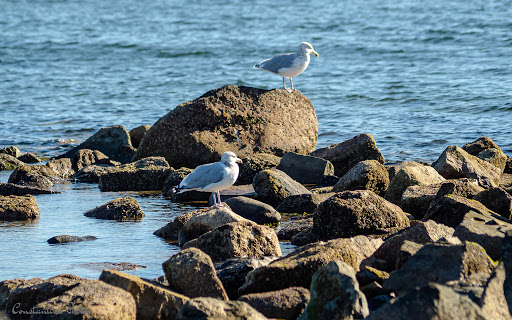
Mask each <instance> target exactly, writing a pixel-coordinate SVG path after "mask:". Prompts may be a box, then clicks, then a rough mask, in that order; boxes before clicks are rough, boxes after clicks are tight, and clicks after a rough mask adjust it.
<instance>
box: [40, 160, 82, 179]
mask: <svg viewBox="0 0 512 320" xmlns="http://www.w3.org/2000/svg"><path fill="white" fill-rule="evenodd" d="M46 166H47V167H48V168H50V169H52V170H53V171H54V172H55V173H56V176H57V177H58V178H61V179H63V180H67V179H69V178H70V177H71V176H72V175H74V174H75V170H73V163H72V162H71V159H69V158H62V159H52V160H50V161H48V162H47V163H46Z"/></svg>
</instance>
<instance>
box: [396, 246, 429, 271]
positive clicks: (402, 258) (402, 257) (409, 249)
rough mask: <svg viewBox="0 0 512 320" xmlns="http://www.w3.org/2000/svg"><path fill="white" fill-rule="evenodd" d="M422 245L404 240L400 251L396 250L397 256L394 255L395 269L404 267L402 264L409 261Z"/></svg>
mask: <svg viewBox="0 0 512 320" xmlns="http://www.w3.org/2000/svg"><path fill="white" fill-rule="evenodd" d="M423 246H424V245H423V244H419V243H416V242H412V241H408V240H405V241H404V242H403V243H402V245H401V246H400V249H399V250H398V254H397V255H396V266H395V269H396V270H398V269H400V268H402V267H403V266H404V264H405V263H406V262H407V260H409V259H410V258H411V257H412V256H413V255H415V254H416V252H418V251H419V250H420V249H421V248H422V247H423Z"/></svg>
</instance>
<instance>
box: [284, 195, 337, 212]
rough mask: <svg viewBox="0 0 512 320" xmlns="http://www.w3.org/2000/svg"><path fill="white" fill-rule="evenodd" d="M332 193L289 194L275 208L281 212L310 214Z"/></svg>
mask: <svg viewBox="0 0 512 320" xmlns="http://www.w3.org/2000/svg"><path fill="white" fill-rule="evenodd" d="M333 195H334V193H333V192H330V193H311V194H298V195H295V196H289V197H287V198H286V199H284V200H283V202H281V203H280V204H279V205H278V206H277V207H276V210H277V211H279V212H282V213H297V214H304V213H308V214H310V213H313V212H314V211H315V210H316V208H317V207H318V205H319V204H320V203H322V202H324V201H325V200H327V199H328V198H330V197H331V196H333Z"/></svg>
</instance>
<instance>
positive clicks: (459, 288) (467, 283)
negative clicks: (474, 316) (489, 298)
mask: <svg viewBox="0 0 512 320" xmlns="http://www.w3.org/2000/svg"><path fill="white" fill-rule="evenodd" d="M488 279H489V274H486V273H474V274H472V275H471V276H469V277H468V278H467V279H462V280H453V281H448V282H447V283H446V284H445V285H446V286H447V287H450V288H452V289H453V290H454V291H455V292H457V293H458V294H461V295H465V296H467V297H468V298H470V299H471V300H472V301H473V302H474V303H476V304H480V299H481V298H482V294H483V293H484V289H485V286H486V283H487V280H488Z"/></svg>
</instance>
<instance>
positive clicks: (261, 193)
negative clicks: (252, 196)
mask: <svg viewBox="0 0 512 320" xmlns="http://www.w3.org/2000/svg"><path fill="white" fill-rule="evenodd" d="M252 186H253V187H254V191H256V193H257V194H258V199H259V200H261V201H263V202H265V203H268V204H270V205H271V206H273V207H277V206H278V205H279V204H280V203H281V202H283V201H284V200H285V199H286V198H288V197H290V196H294V195H300V194H310V193H311V192H310V191H309V190H308V189H306V188H305V187H304V186H303V185H302V184H300V183H299V182H297V181H295V180H293V179H292V178H291V177H290V176H288V175H287V174H286V173H284V172H283V171H281V170H278V169H267V170H263V171H260V172H259V173H258V174H257V175H256V176H255V177H254V180H253V182H252Z"/></svg>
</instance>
